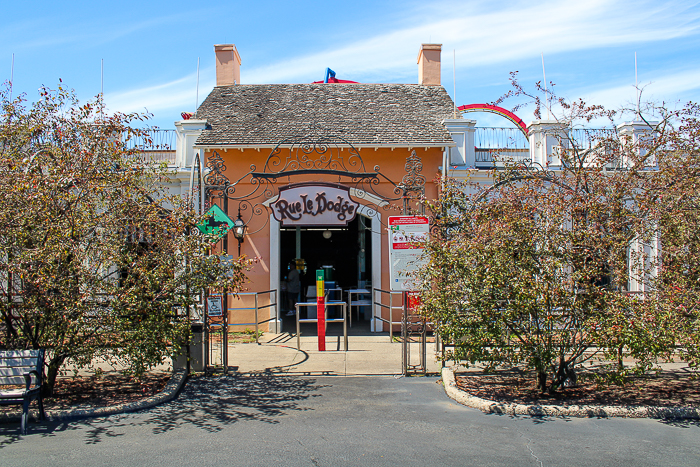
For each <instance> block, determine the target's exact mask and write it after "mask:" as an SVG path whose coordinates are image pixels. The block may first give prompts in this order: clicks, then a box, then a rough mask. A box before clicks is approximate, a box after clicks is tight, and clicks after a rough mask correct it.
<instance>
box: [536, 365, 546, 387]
mask: <svg viewBox="0 0 700 467" xmlns="http://www.w3.org/2000/svg"><path fill="white" fill-rule="evenodd" d="M537 390H538V391H540V392H545V391H547V372H546V371H543V370H537Z"/></svg>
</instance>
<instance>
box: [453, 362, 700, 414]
mask: <svg viewBox="0 0 700 467" xmlns="http://www.w3.org/2000/svg"><path fill="white" fill-rule="evenodd" d="M442 383H443V386H444V388H445V392H446V393H447V396H448V397H450V398H451V399H453V400H454V401H455V402H458V403H460V404H462V405H466V406H467V407H471V408H474V409H478V410H481V411H482V412H484V413H495V414H505V415H530V416H551V417H582V418H591V417H602V418H606V417H628V418H662V419H675V420H681V419H694V420H697V419H700V410H698V409H696V408H693V407H640V406H595V405H572V406H568V407H561V406H557V405H524V404H510V403H501V402H496V401H492V400H488V399H482V398H481V397H476V396H473V395H471V394H469V393H468V392H466V391H463V390H461V389H460V388H459V387H458V386H457V383H456V381H455V372H454V368H450V367H445V368H443V369H442Z"/></svg>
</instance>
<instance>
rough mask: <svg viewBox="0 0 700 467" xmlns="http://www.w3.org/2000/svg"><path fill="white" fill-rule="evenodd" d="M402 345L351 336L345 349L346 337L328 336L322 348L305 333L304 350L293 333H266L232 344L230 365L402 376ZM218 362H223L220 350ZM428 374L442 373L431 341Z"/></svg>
mask: <svg viewBox="0 0 700 467" xmlns="http://www.w3.org/2000/svg"><path fill="white" fill-rule="evenodd" d="M401 354H402V347H401V344H400V343H399V342H391V340H390V337H389V334H388V333H378V334H374V335H355V336H349V337H348V350H347V351H344V350H343V336H342V335H341V336H339V335H329V336H326V351H324V352H320V351H318V338H317V337H316V336H302V337H301V350H297V339H296V336H295V335H291V334H289V333H282V334H270V333H266V334H264V335H263V336H262V338H261V339H260V345H258V344H255V343H253V344H229V361H228V365H229V367H230V368H231V367H232V368H233V369H235V371H238V372H239V373H259V372H272V373H280V374H287V375H333V376H360V375H400V374H401V362H402V358H401V357H402V355H401ZM214 358H215V360H214V362H212V363H218V364H219V365H220V364H221V357H220V353H219V352H216V353H215V355H214ZM419 358H420V356H419V346H418V344H411V346H410V358H409V362H410V363H411V364H418V363H420V360H419ZM426 367H427V370H428V373H431V374H439V373H440V371H441V365H440V363H439V362H436V361H435V344H433V343H428V344H427V358H426Z"/></svg>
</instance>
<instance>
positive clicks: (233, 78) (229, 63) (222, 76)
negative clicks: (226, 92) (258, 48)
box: [214, 44, 241, 86]
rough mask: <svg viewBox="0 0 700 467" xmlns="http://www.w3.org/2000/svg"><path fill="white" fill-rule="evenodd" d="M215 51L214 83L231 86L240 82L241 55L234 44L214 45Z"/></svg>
mask: <svg viewBox="0 0 700 467" xmlns="http://www.w3.org/2000/svg"><path fill="white" fill-rule="evenodd" d="M214 52H215V53H216V85H217V86H233V85H234V84H241V56H240V55H238V50H236V46H235V45H234V44H218V45H215V46H214Z"/></svg>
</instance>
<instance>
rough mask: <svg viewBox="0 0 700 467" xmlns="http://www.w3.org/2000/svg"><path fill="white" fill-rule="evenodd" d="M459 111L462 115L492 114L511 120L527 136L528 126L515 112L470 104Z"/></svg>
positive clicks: (461, 107) (485, 105)
mask: <svg viewBox="0 0 700 467" xmlns="http://www.w3.org/2000/svg"><path fill="white" fill-rule="evenodd" d="M457 110H459V111H460V112H462V113H466V112H490V113H493V114H496V115H500V116H501V117H503V118H506V119H508V120H510V121H511V122H513V123H515V124H516V125H517V126H518V127H519V129H520V131H522V132H523V133H524V134H525V136H528V135H527V125H525V122H523V121H522V119H521V118H520V117H518V116H517V115H515V114H514V113H513V112H511V111H509V110H506V109H504V108H503V107H499V106H497V105H491V104H469V105H460V106H459V107H457Z"/></svg>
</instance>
